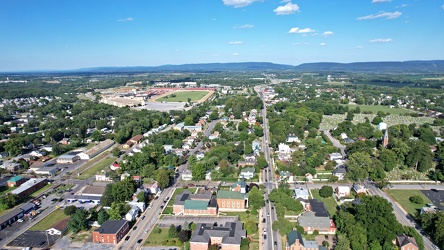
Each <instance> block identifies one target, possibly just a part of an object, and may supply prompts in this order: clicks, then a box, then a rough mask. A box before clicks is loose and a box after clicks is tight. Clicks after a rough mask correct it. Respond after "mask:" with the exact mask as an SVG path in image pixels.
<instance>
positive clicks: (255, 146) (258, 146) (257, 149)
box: [251, 140, 261, 155]
mask: <svg viewBox="0 0 444 250" xmlns="http://www.w3.org/2000/svg"><path fill="white" fill-rule="evenodd" d="M251 148H252V149H253V152H254V154H256V155H259V152H260V151H261V143H260V142H259V141H257V140H254V141H253V142H252V143H251Z"/></svg>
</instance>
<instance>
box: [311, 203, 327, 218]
mask: <svg viewBox="0 0 444 250" xmlns="http://www.w3.org/2000/svg"><path fill="white" fill-rule="evenodd" d="M308 202H309V203H310V207H311V211H313V212H314V214H315V216H316V217H329V216H330V215H329V214H328V211H327V208H326V207H325V204H324V202H322V201H318V200H316V199H309V200H308Z"/></svg>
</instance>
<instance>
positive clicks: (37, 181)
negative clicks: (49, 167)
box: [11, 178, 48, 199]
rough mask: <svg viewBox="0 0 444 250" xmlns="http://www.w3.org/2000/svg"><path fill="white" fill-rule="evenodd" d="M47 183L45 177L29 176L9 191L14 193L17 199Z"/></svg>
mask: <svg viewBox="0 0 444 250" xmlns="http://www.w3.org/2000/svg"><path fill="white" fill-rule="evenodd" d="M47 183H48V179H46V178H31V179H29V180H28V181H26V182H25V183H23V184H22V185H21V186H20V187H18V188H16V189H14V190H12V191H11V193H12V194H16V195H17V196H18V198H19V199H21V198H23V197H25V196H27V195H30V194H32V193H34V192H35V191H37V190H39V189H40V188H42V187H44V186H45V185H46V184H47Z"/></svg>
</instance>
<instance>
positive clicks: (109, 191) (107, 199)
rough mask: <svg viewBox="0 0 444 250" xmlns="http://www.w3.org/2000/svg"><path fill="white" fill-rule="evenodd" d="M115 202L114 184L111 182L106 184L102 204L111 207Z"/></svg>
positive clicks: (101, 199)
mask: <svg viewBox="0 0 444 250" xmlns="http://www.w3.org/2000/svg"><path fill="white" fill-rule="evenodd" d="M113 202H114V197H113V184H111V183H110V184H107V185H106V187H105V191H104V192H103V194H102V197H100V204H101V205H102V206H104V207H110V206H111V204H112V203H113Z"/></svg>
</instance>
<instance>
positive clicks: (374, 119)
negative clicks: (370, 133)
mask: <svg viewBox="0 0 444 250" xmlns="http://www.w3.org/2000/svg"><path fill="white" fill-rule="evenodd" d="M381 122H382V118H381V117H380V116H375V118H373V120H372V124H373V125H378V124H379V123H381Z"/></svg>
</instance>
